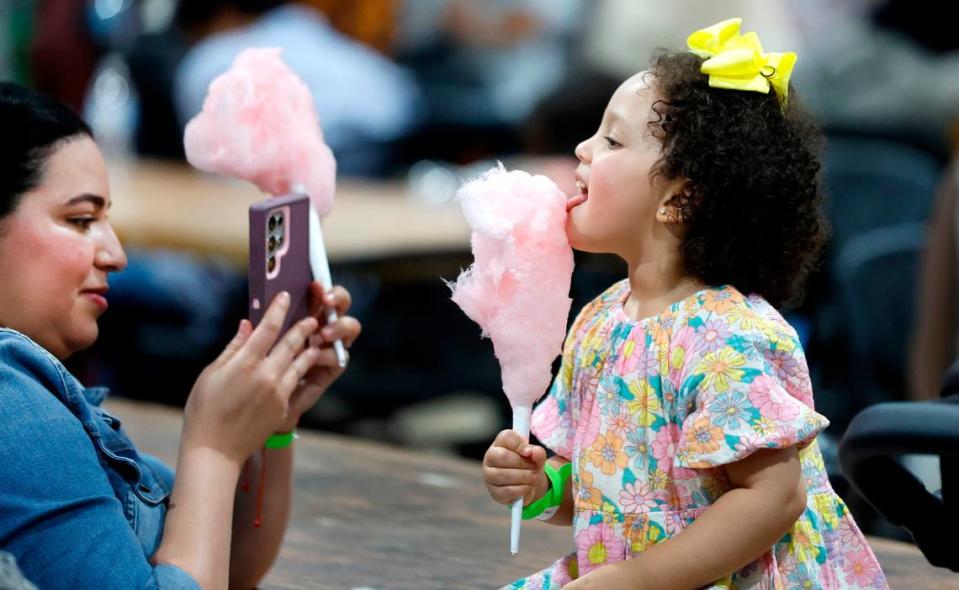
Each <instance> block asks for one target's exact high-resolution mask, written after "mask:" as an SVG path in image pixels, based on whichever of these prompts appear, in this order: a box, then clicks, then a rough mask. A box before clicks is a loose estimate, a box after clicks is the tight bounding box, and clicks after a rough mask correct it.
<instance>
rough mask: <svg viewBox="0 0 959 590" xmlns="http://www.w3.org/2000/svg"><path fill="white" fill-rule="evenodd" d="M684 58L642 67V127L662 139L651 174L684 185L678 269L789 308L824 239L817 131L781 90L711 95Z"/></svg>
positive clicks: (663, 58) (696, 64) (696, 62)
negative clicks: (645, 108) (651, 98)
mask: <svg viewBox="0 0 959 590" xmlns="http://www.w3.org/2000/svg"><path fill="white" fill-rule="evenodd" d="M702 63H703V59H702V58H701V57H698V56H696V55H694V54H692V53H685V52H684V53H663V54H660V55H658V56H657V57H656V58H655V59H654V61H653V65H652V68H651V71H652V73H653V74H654V76H655V82H656V84H655V85H656V88H657V90H658V92H659V95H660V96H659V100H657V101H656V102H655V103H654V104H653V111H654V112H655V113H656V114H657V115H658V120H656V121H653V122H651V123H650V125H651V126H652V127H653V131H654V133H655V134H656V135H657V136H658V137H660V138H661V139H662V141H663V152H662V158H661V159H660V161H659V163H658V164H657V167H656V172H657V173H659V174H662V175H663V176H664V177H665V178H668V179H679V178H682V179H686V180H687V181H688V182H687V184H686V192H685V193H684V194H683V195H682V197H681V203H680V204H681V206H682V208H683V213H684V215H685V219H686V232H685V235H684V237H683V242H682V258H683V264H684V266H685V271H686V272H687V273H689V274H691V275H692V276H695V277H697V278H699V279H700V280H702V281H703V282H705V283H707V284H710V285H720V284H729V285H732V286H734V287H736V288H737V289H739V290H740V291H741V292H743V293H745V294H749V293H757V294H759V295H761V296H763V297H764V298H765V299H766V300H767V301H769V302H770V303H772V304H773V305H775V306H776V307H782V306H784V305H790V304H795V303H798V301H799V300H800V299H801V297H802V290H803V285H804V283H805V280H806V277H807V276H808V274H809V272H810V271H811V270H812V269H813V268H814V267H815V265H816V263H817V262H818V259H819V254H820V252H821V250H822V248H823V245H824V243H825V241H826V236H827V226H826V222H825V219H824V217H823V215H822V212H821V203H822V192H821V190H820V178H819V169H820V165H819V159H818V157H817V154H818V152H819V148H820V144H821V142H822V134H821V132H820V130H819V128H818V126H817V125H816V124H815V123H813V121H812V119H811V118H810V117H809V115H808V114H807V113H806V112H805V111H804V110H803V109H802V108H801V106H800V105H799V101H798V100H797V97H796V95H795V93H793V92H792V91H790V93H789V100H788V101H787V103H786V105H785V107H783V106H781V104H780V100H779V97H778V95H777V94H776V92H775V91H773V90H770V92H769V93H768V94H761V93H758V92H745V91H738V90H724V89H719V88H711V87H710V86H709V79H708V77H707V76H706V75H705V74H703V73H702V72H700V67H701V66H702Z"/></svg>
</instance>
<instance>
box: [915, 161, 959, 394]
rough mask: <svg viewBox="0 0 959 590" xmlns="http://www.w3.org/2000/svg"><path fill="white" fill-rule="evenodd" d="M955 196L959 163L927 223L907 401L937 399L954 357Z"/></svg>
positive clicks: (958, 273)
mask: <svg viewBox="0 0 959 590" xmlns="http://www.w3.org/2000/svg"><path fill="white" fill-rule="evenodd" d="M957 193H959V160H957V161H956V162H955V165H953V166H951V167H950V168H949V173H948V174H947V175H946V179H945V181H944V182H943V184H942V186H941V188H940V190H939V193H938V198H937V202H936V208H935V211H934V212H933V215H932V217H931V218H930V220H929V226H928V228H929V234H928V237H927V239H926V250H925V253H924V254H923V256H922V265H921V269H922V270H921V273H922V274H921V276H920V281H919V289H918V296H917V297H916V314H915V318H916V323H915V326H916V327H915V330H914V331H913V337H912V346H911V347H910V351H909V395H910V397H911V398H912V399H916V400H923V399H932V398H936V397H938V396H939V387H940V383H941V382H942V376H943V373H945V371H946V369H947V368H948V367H949V365H950V364H951V363H952V361H953V360H954V359H955V356H956V338H957V337H959V334H957V333H956V328H957V323H959V318H957V310H956V308H957V306H959V298H957V296H956V282H957V281H959V267H957V265H959V262H957V260H956V248H959V242H957V241H956V223H957V218H956V213H957V212H956V199H957Z"/></svg>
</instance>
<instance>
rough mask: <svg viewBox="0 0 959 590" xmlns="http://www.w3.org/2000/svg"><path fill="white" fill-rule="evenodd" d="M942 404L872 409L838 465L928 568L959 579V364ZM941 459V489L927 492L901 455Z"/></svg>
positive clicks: (856, 425) (853, 429)
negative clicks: (906, 535)
mask: <svg viewBox="0 0 959 590" xmlns="http://www.w3.org/2000/svg"><path fill="white" fill-rule="evenodd" d="M942 393H943V396H944V397H943V398H942V399H940V400H936V401H931V402H891V403H884V404H879V405H876V406H872V407H870V408H867V409H866V410H864V411H863V412H862V413H860V414H859V415H858V416H856V418H855V419H854V420H853V421H852V422H851V423H850V425H849V428H848V430H847V431H846V435H845V436H844V438H843V440H842V442H841V443H840V447H839V460H840V464H841V466H842V469H843V471H844V472H845V474H846V476H847V477H848V479H849V480H850V482H851V483H852V485H853V487H855V488H856V490H857V491H858V492H859V493H860V494H861V495H862V496H863V497H865V498H866V500H867V501H868V502H869V503H870V504H871V505H872V506H873V507H874V508H875V509H876V510H877V511H879V512H880V513H881V514H882V515H883V516H885V517H886V518H887V519H888V520H889V521H891V522H892V523H894V524H898V525H901V526H903V527H905V528H906V529H907V530H908V531H909V532H910V534H911V535H912V537H913V539H914V540H915V542H916V545H918V546H919V549H920V550H921V551H922V552H923V554H924V555H925V556H926V559H928V560H929V563H931V564H933V565H935V566H938V567H944V568H948V569H950V570H952V571H954V572H959V551H957V550H956V543H955V530H956V527H957V526H959V362H957V363H956V364H954V365H953V366H952V368H951V369H950V370H949V372H948V373H947V377H946V380H945V385H944V387H943V392H942ZM904 454H924V455H934V456H939V458H940V473H941V475H942V490H940V491H939V492H936V493H932V492H929V491H928V490H926V488H925V486H924V485H923V484H922V483H921V482H920V481H919V480H918V479H917V478H916V477H915V476H914V475H913V474H912V473H910V472H909V471H908V470H907V469H906V468H905V467H903V466H902V464H901V463H900V462H899V461H897V457H898V456H899V455H904Z"/></svg>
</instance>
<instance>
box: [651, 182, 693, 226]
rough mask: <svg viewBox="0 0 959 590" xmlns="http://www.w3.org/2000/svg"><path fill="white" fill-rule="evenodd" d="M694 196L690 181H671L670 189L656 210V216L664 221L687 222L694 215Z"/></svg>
mask: <svg viewBox="0 0 959 590" xmlns="http://www.w3.org/2000/svg"><path fill="white" fill-rule="evenodd" d="M692 207H693V197H692V194H691V190H690V186H689V181H688V180H686V179H678V180H675V181H673V182H672V183H670V187H669V190H667V192H666V196H665V197H664V198H663V200H662V202H661V203H660V205H659V209H658V210H657V211H656V218H657V219H658V220H659V221H661V222H663V223H685V222H686V220H688V219H689V217H690V216H691V215H692Z"/></svg>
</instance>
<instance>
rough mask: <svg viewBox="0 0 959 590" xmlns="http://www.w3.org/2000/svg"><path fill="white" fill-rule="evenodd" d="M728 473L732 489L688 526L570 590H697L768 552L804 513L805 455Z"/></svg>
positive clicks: (768, 454) (764, 460)
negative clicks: (628, 589) (803, 475)
mask: <svg viewBox="0 0 959 590" xmlns="http://www.w3.org/2000/svg"><path fill="white" fill-rule="evenodd" d="M725 469H726V473H727V475H728V477H729V481H730V483H731V484H732V485H733V486H735V487H734V489H732V490H730V491H729V492H727V493H726V494H724V495H723V496H722V497H720V498H719V500H717V501H716V503H715V504H713V505H712V506H710V507H709V508H708V509H706V511H705V512H703V514H702V515H701V516H700V517H699V518H697V519H696V520H695V521H694V522H693V523H692V524H691V525H689V527H688V528H686V529H685V530H683V531H682V532H681V533H679V534H678V535H676V536H675V537H673V538H671V539H668V540H666V541H663V542H662V543H659V544H657V545H654V546H652V547H650V548H649V549H647V550H646V551H644V552H643V553H641V554H640V555H638V556H636V557H634V558H632V559H628V560H626V561H623V562H619V563H616V564H612V565H608V566H606V567H603V568H600V569H598V570H596V571H594V572H592V573H590V574H589V575H587V576H584V577H582V578H580V579H579V580H576V581H574V582H573V583H572V584H569V585H568V586H567V588H568V589H569V590H583V589H585V588H603V589H607V590H614V589H626V588H630V589H642V590H647V589H648V590H658V589H664V590H666V589H668V590H683V589H686V588H688V589H690V590H693V589H695V588H700V587H702V586H706V585H708V584H710V583H712V582H714V581H716V580H718V579H721V578H723V577H725V576H728V575H730V574H732V573H733V572H735V571H736V570H738V569H740V568H742V567H745V566H746V565H748V564H749V563H750V562H752V561H754V560H755V559H757V558H758V557H759V556H761V555H762V554H763V553H765V552H766V551H769V549H770V548H771V547H772V546H773V545H775V544H776V542H777V541H779V540H780V539H782V537H783V536H784V535H785V534H786V532H788V531H789V528H790V527H791V526H792V525H793V524H794V523H795V522H796V520H797V519H798V518H799V517H800V516H801V515H802V513H803V511H804V510H805V508H806V489H805V485H804V484H803V481H802V468H801V466H800V463H799V452H798V451H797V449H796V448H795V447H790V448H787V449H781V450H778V449H777V450H761V451H757V452H755V453H753V454H752V455H750V456H749V457H746V458H745V459H743V460H741V461H738V462H736V463H732V464H730V465H727V466H726V468H725Z"/></svg>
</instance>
